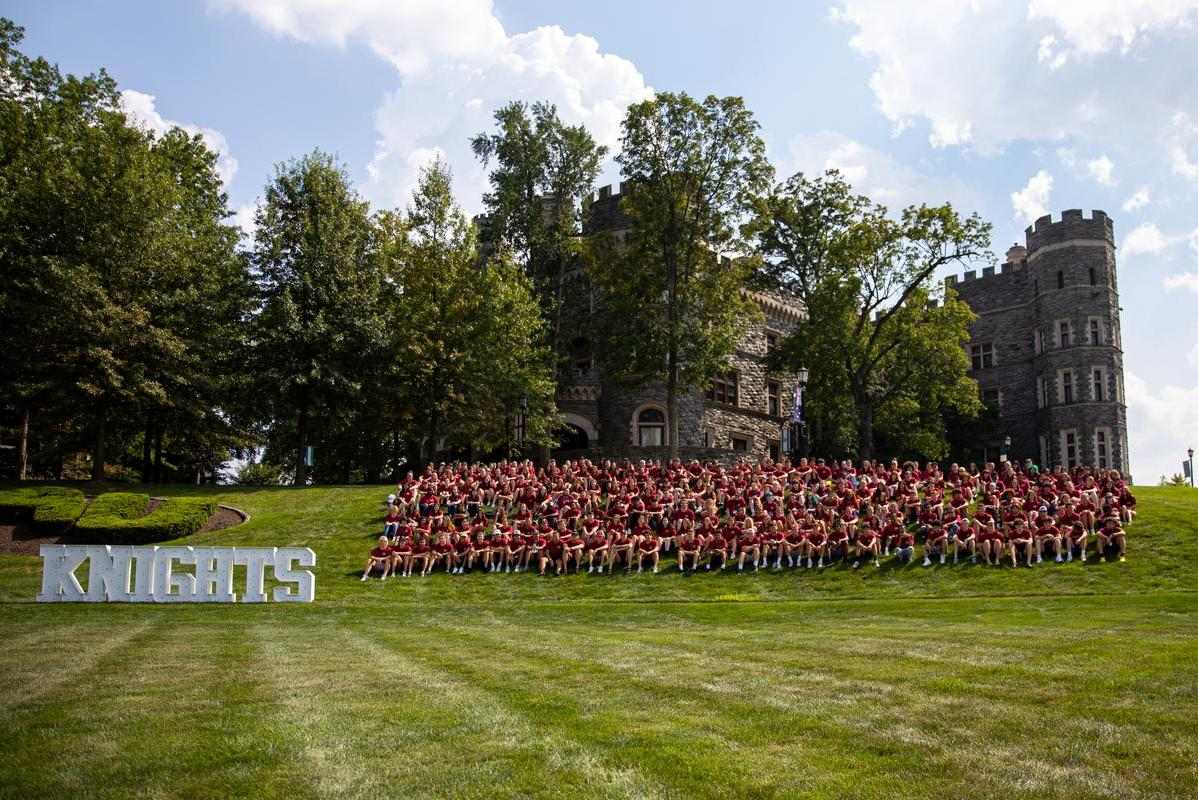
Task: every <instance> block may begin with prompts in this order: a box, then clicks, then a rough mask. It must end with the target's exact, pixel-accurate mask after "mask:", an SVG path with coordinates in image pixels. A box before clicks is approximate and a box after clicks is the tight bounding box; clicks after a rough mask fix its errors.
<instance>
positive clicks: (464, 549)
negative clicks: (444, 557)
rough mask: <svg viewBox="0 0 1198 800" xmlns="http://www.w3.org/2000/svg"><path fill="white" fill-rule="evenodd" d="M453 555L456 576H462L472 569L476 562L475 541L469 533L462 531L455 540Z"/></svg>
mask: <svg viewBox="0 0 1198 800" xmlns="http://www.w3.org/2000/svg"><path fill="white" fill-rule="evenodd" d="M453 554H454V558H453V562H454V567H453V571H454V574H455V575H461V574H462V572H463V571H464V570H468V569H470V567H471V565H472V564H473V562H474V540H473V539H471V538H470V532H469V531H462V532H461V533H459V534H458V535H457V538H456V539H454V541H453Z"/></svg>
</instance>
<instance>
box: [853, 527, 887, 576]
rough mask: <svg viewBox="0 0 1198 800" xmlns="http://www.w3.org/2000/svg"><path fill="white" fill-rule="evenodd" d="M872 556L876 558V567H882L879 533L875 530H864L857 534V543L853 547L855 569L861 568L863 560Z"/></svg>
mask: <svg viewBox="0 0 1198 800" xmlns="http://www.w3.org/2000/svg"><path fill="white" fill-rule="evenodd" d="M870 555H872V556H873V557H874V566H875V567H880V566H882V560H881V558H879V553H878V533H877V531H875V530H874V529H873V528H862V529H861V530H860V531H858V532H857V541H856V542H855V543H854V545H853V569H857V568H858V567H860V566H861V559H863V558H867V557H869V556H870Z"/></svg>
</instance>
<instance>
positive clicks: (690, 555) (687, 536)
mask: <svg viewBox="0 0 1198 800" xmlns="http://www.w3.org/2000/svg"><path fill="white" fill-rule="evenodd" d="M675 544H676V545H677V546H678V571H679V572H686V567H687V564H689V565H690V571H691V572H698V570H699V555H700V553H702V551H703V545H702V543H701V542H700V541H699V540H698V539H696V538H695V534H694V531H692V530H691V529H690V528H688V527H684V528H683V530H682V535H681V536H679V537H678V540H677V542H675Z"/></svg>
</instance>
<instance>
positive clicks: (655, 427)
mask: <svg viewBox="0 0 1198 800" xmlns="http://www.w3.org/2000/svg"><path fill="white" fill-rule="evenodd" d="M636 443H637V445H638V446H639V447H661V446H662V445H664V444H665V443H666V414H665V412H664V411H662V410H661V409H657V408H646V409H644V410H643V411H641V412H640V413H639V414H637V415H636Z"/></svg>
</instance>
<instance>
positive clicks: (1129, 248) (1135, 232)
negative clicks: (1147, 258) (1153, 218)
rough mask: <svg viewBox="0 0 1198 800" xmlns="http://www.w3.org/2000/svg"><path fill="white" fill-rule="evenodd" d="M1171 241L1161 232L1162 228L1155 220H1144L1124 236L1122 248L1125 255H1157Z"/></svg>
mask: <svg viewBox="0 0 1198 800" xmlns="http://www.w3.org/2000/svg"><path fill="white" fill-rule="evenodd" d="M1171 243H1172V242H1171V241H1170V239H1169V238H1168V237H1167V236H1165V235H1164V234H1163V233H1161V229H1160V228H1158V227H1157V226H1156V223H1155V222H1142V223H1140V224H1139V225H1137V226H1136V227H1134V228H1132V230H1131V232H1130V233H1128V234H1127V235H1126V236H1124V237H1123V245H1122V247H1121V248H1120V249H1121V251H1122V253H1123V255H1125V256H1138V255H1143V254H1148V255H1155V254H1157V253H1160V252H1161V251H1163V250H1164V249H1165V248H1167V247H1168V246H1169V245H1170V244H1171Z"/></svg>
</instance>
